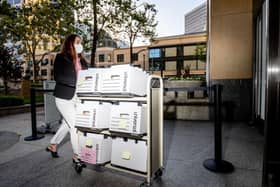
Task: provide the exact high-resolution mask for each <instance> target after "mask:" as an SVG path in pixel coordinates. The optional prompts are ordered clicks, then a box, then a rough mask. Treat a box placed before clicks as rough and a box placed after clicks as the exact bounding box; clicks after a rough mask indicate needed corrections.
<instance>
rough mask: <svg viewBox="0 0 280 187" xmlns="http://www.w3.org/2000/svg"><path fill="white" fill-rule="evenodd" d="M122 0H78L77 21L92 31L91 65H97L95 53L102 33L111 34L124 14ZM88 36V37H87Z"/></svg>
mask: <svg viewBox="0 0 280 187" xmlns="http://www.w3.org/2000/svg"><path fill="white" fill-rule="evenodd" d="M122 4H123V1H121V0H77V1H76V8H77V9H76V10H77V18H78V20H77V22H78V24H79V25H82V26H85V27H86V28H87V29H88V31H89V32H90V33H91V35H90V38H91V40H92V43H91V66H92V67H94V66H95V62H94V60H95V53H96V48H97V43H98V40H99V39H100V38H102V33H104V32H106V33H109V34H111V33H112V32H113V30H114V28H115V26H116V22H117V21H118V15H120V14H122V10H121V5H122ZM86 38H88V37H86Z"/></svg>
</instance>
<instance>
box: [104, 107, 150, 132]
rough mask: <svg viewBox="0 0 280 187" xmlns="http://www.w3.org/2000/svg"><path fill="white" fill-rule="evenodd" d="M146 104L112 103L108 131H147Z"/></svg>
mask: <svg viewBox="0 0 280 187" xmlns="http://www.w3.org/2000/svg"><path fill="white" fill-rule="evenodd" d="M146 112H147V105H146V104H142V105H138V103H137V102H119V104H113V105H112V108H111V117H110V127H109V129H110V131H115V132H123V133H131V134H145V133H147V123H146V118H147V114H146Z"/></svg>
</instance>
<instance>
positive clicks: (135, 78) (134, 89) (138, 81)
mask: <svg viewBox="0 0 280 187" xmlns="http://www.w3.org/2000/svg"><path fill="white" fill-rule="evenodd" d="M147 79H148V74H147V73H145V72H144V71H143V70H141V69H140V68H137V67H132V66H130V65H128V64H126V65H115V66H112V67H111V68H109V69H106V71H104V72H103V74H102V77H101V83H100V91H101V93H102V94H107V95H128V96H131V95H136V96H145V95H146V94H147Z"/></svg>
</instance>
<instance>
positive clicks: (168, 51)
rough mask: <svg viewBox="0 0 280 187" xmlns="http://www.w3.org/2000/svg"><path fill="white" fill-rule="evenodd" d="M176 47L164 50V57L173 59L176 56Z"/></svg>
mask: <svg viewBox="0 0 280 187" xmlns="http://www.w3.org/2000/svg"><path fill="white" fill-rule="evenodd" d="M176 55H177V54H176V47H169V48H166V49H165V56H166V57H172V56H173V57H174V56H176Z"/></svg>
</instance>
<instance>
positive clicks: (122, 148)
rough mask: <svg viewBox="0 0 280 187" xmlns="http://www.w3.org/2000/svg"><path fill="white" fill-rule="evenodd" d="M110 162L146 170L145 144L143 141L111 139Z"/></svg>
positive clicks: (137, 169) (142, 170)
mask: <svg viewBox="0 0 280 187" xmlns="http://www.w3.org/2000/svg"><path fill="white" fill-rule="evenodd" d="M111 164H112V165H115V166H121V167H124V168H129V169H132V170H136V171H140V172H147V145H146V142H145V141H140V140H132V139H127V140H124V139H123V138H115V139H113V141H112V155H111Z"/></svg>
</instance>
